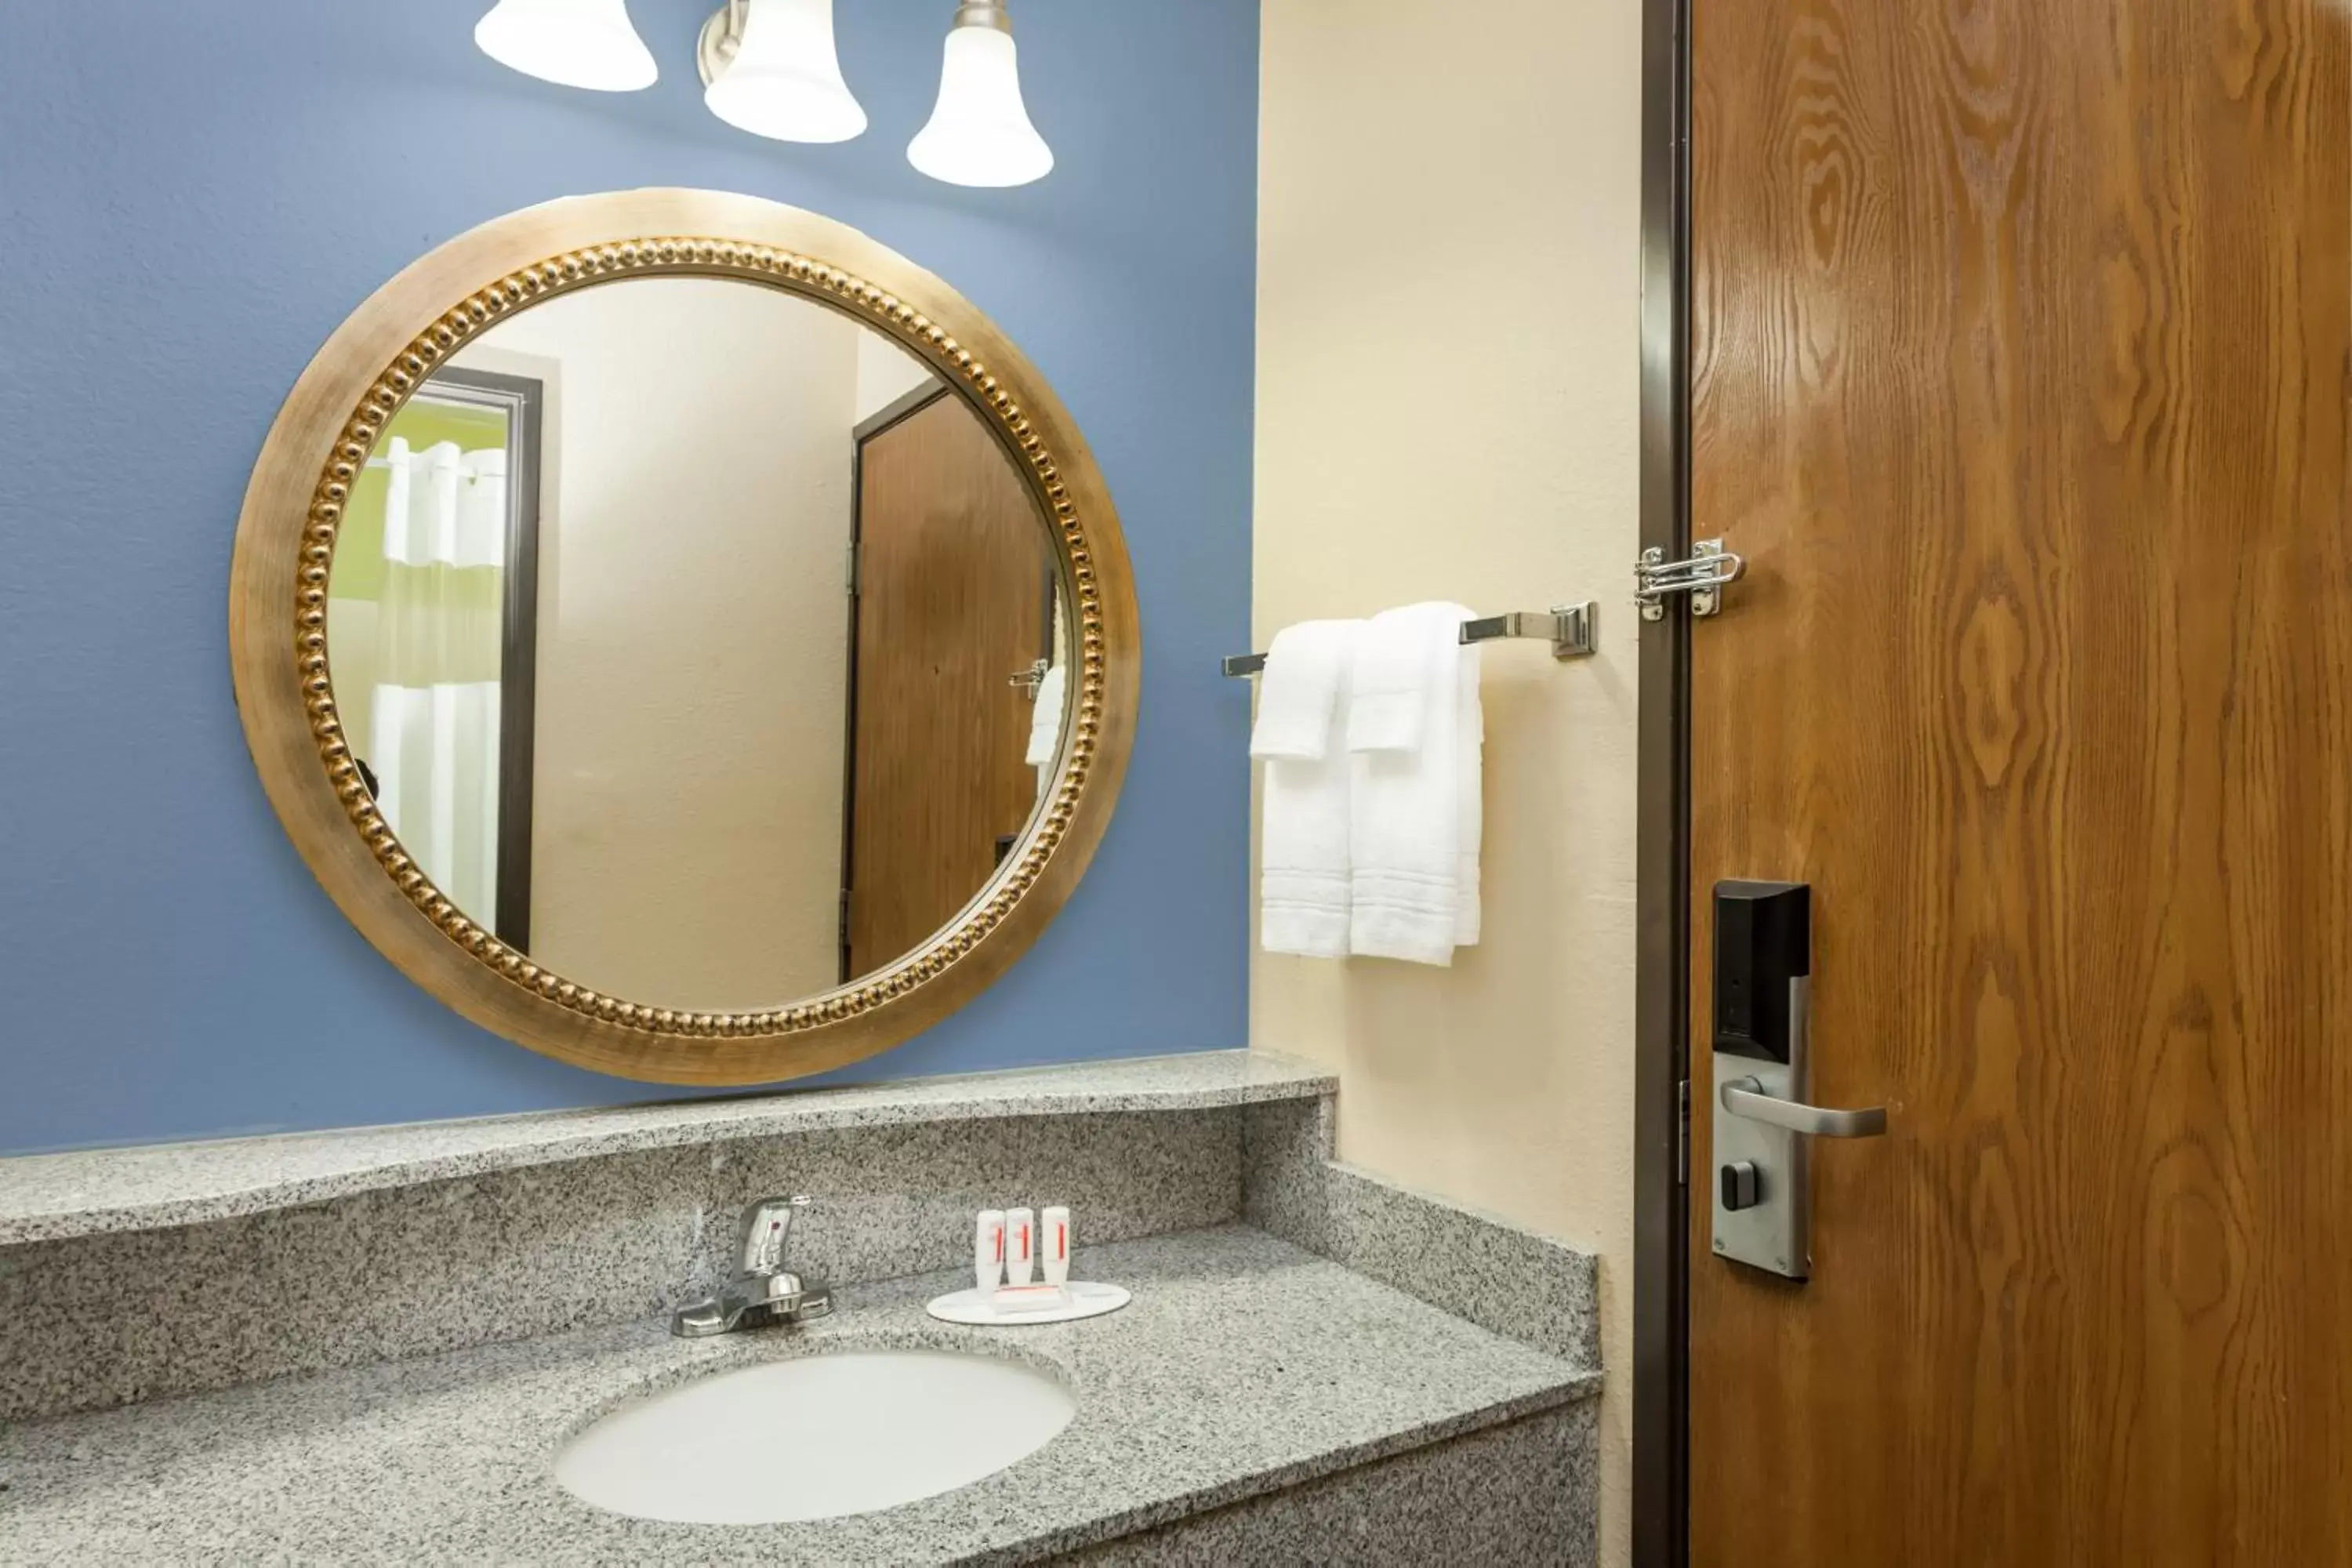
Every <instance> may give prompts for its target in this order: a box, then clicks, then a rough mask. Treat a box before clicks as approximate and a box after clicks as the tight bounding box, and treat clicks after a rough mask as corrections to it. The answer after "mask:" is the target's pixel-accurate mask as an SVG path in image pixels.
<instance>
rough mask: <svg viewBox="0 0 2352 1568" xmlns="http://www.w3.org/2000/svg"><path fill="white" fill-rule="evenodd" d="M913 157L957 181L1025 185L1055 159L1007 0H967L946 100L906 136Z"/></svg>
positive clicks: (952, 41) (960, 13)
mask: <svg viewBox="0 0 2352 1568" xmlns="http://www.w3.org/2000/svg"><path fill="white" fill-rule="evenodd" d="M907 161H908V163H912V164H914V165H915V167H916V168H918V169H919V170H921V171H922V172H923V173H924V174H929V176H930V177H931V178H933V179H935V180H944V181H946V182H947V183H948V184H954V185H996V186H1002V185H1025V184H1029V183H1030V182H1031V181H1032V180H1041V179H1043V178H1045V175H1046V174H1047V173H1049V172H1050V171H1051V170H1052V169H1053V167H1054V150H1053V149H1052V148H1051V147H1048V146H1046V145H1045V138H1044V137H1043V136H1040V135H1038V134H1037V128H1036V127H1035V126H1034V125H1032V124H1031V123H1030V122H1029V109H1028V106H1027V105H1026V104H1024V102H1022V100H1021V68H1020V61H1019V58H1018V56H1017V54H1016V52H1015V51H1014V48H1013V18H1012V17H1011V16H1009V15H1007V14H1006V12H1005V8H1004V5H1003V0H962V3H961V4H960V5H957V7H956V14H955V22H954V24H953V25H952V26H950V27H949V29H948V41H947V48H946V58H944V60H942V62H941V64H940V96H939V101H938V103H937V104H936V105H934V106H933V108H932V110H931V118H930V122H929V124H927V125H925V126H924V127H923V128H922V130H921V131H919V132H917V133H916V135H915V139H914V141H912V142H908V144H907Z"/></svg>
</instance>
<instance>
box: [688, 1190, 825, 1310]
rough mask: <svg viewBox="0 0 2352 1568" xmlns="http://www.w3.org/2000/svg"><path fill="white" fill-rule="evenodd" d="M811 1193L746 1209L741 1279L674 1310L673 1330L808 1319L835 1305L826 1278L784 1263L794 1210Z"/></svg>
mask: <svg viewBox="0 0 2352 1568" xmlns="http://www.w3.org/2000/svg"><path fill="white" fill-rule="evenodd" d="M808 1205H809V1200H808V1199H807V1198H806V1197H791V1198H761V1200H760V1201H759V1202H758V1203H756V1204H753V1205H751V1207H750V1208H749V1209H747V1210H745V1211H744V1214H743V1256H742V1260H741V1262H740V1265H739V1266H738V1267H737V1268H736V1272H735V1278H733V1279H730V1280H729V1281H727V1283H726V1284H724V1285H722V1286H720V1287H719V1294H718V1295H716V1296H714V1297H712V1298H711V1299H710V1300H708V1301H698V1302H697V1303H695V1304H694V1305H693V1306H691V1307H681V1308H679V1309H678V1310H677V1311H676V1312H675V1313H673V1314H671V1316H670V1320H669V1331H670V1332H671V1333H673V1334H676V1335H677V1336H678V1337H679V1338H681V1339H688V1340H698V1339H703V1338H707V1337H708V1336H709V1335H711V1334H724V1333H730V1332H732V1331H735V1330H737V1329H748V1328H756V1327H758V1326H759V1325H761V1324H762V1323H804V1322H806V1321H809V1320H810V1319H811V1318H822V1317H824V1315H825V1314H826V1313H827V1312H830V1311H832V1310H833V1292H832V1291H831V1290H830V1289H826V1287H825V1284H824V1281H823V1280H821V1279H809V1278H807V1277H806V1276H803V1275H800V1274H795V1273H793V1271H792V1270H791V1269H789V1268H785V1267H784V1247H785V1244H786V1243H788V1242H790V1241H791V1240H792V1236H793V1215H795V1214H797V1213H798V1212H799V1211H800V1210H802V1209H804V1208H806V1207H808Z"/></svg>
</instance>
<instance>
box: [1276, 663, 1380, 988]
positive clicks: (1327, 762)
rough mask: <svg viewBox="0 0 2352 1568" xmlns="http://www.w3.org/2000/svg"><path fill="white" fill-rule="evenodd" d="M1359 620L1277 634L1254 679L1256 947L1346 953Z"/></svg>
mask: <svg viewBox="0 0 2352 1568" xmlns="http://www.w3.org/2000/svg"><path fill="white" fill-rule="evenodd" d="M1362 625H1363V623H1362V622H1360V621H1307V622H1304V623H1302V624H1300V625H1298V626H1286V627H1284V628H1283V629H1282V630H1281V631H1280V632H1278V633H1276V636H1275V639H1274V641H1273V643H1272V644H1271V645H1270V646H1269V647H1267V649H1266V656H1265V672H1264V673H1263V674H1262V675H1261V676H1260V677H1259V679H1258V719H1257V727H1256V729H1255V731H1254V732H1253V733H1252V735H1251V737H1250V754H1251V755H1252V756H1255V757H1263V758H1265V795H1264V800H1263V809H1262V815H1261V818H1260V821H1261V828H1260V836H1261V845H1260V849H1259V861H1258V867H1259V869H1258V945H1259V946H1261V947H1263V948H1264V949H1265V951H1266V952H1290V953H1297V954H1299V955H1300V956H1302V957H1307V958H1344V957H1346V956H1347V952H1348V833H1349V826H1348V780H1349V756H1348V752H1347V748H1346V746H1345V745H1344V743H1343V742H1344V740H1345V737H1346V734H1347V713H1348V672H1349V664H1350V662H1351V661H1352V658H1353V645H1354V642H1355V637H1356V633H1357V631H1358V629H1359V628H1360V627H1361V626H1362Z"/></svg>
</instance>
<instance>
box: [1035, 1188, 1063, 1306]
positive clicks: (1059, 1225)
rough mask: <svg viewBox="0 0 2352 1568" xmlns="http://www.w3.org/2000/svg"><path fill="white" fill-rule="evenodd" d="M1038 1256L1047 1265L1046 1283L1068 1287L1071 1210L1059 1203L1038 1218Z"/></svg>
mask: <svg viewBox="0 0 2352 1568" xmlns="http://www.w3.org/2000/svg"><path fill="white" fill-rule="evenodd" d="M1037 1256H1038V1258H1040V1259H1041V1260H1042V1261H1043V1262H1044V1264H1045V1283H1046V1284H1048V1285H1053V1286H1057V1287H1066V1286H1067V1285H1068V1284H1069V1282H1070V1211H1069V1210H1068V1209H1066V1208H1065V1207H1063V1206H1062V1205H1059V1204H1055V1205H1054V1206H1053V1207H1052V1208H1049V1209H1047V1210H1046V1211H1045V1213H1044V1214H1043V1215H1039V1216H1038V1220H1037Z"/></svg>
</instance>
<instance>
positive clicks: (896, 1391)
mask: <svg viewBox="0 0 2352 1568" xmlns="http://www.w3.org/2000/svg"><path fill="white" fill-rule="evenodd" d="M1076 1414H1077V1406H1076V1405H1075V1404H1073V1403H1072V1402H1071V1399H1070V1395H1069V1393H1068V1391H1067V1390H1066V1389H1065V1388H1063V1387H1062V1385H1061V1384H1058V1383H1055V1381H1054V1380H1053V1379H1052V1378H1050V1377H1046V1376H1045V1375H1044V1374H1043V1373H1036V1372H1032V1371H1031V1370H1030V1369H1029V1368H1027V1367H1025V1366H1022V1365H1019V1364H1017V1363H1013V1362H1009V1361H1000V1360H998V1359H996V1358H995V1357H993V1356H975V1355H956V1354H952V1353H950V1352H944V1351H842V1352H835V1353H833V1354H819V1355H805V1356H800V1357H796V1358H794V1359H792V1360H787V1361H776V1362H767V1363H762V1364H761V1365H759V1366H748V1367H742V1368H739V1369H737V1370H735V1371H733V1372H722V1373H714V1374H712V1375H711V1376H709V1377H705V1378H700V1379H698V1380H697V1381H695V1382H693V1383H688V1384H681V1385H680V1386H678V1387H677V1388H672V1389H666V1390H664V1391H663V1392H662V1393H660V1394H652V1395H649V1396H647V1397H646V1398H644V1399H639V1400H635V1401H633V1402H632V1403H630V1404H628V1405H623V1406H621V1407H620V1408H619V1409H617V1410H615V1411H614V1412H613V1413H612V1414H611V1415H607V1416H605V1417H604V1419H603V1420H601V1421H598V1422H597V1423H596V1424H595V1425H594V1426H591V1427H589V1428H588V1429H587V1430H586V1431H585V1432H583V1433H582V1434H580V1436H577V1437H575V1438H573V1439H572V1442H571V1443H570V1444H568V1445H566V1446H565V1447H564V1449H563V1451H562V1453H561V1454H559V1455H557V1456H556V1460H555V1479H557V1480H558V1481H560V1482H562V1485H563V1487H564V1489H566V1490H568V1491H570V1492H571V1493H572V1495H573V1496H574V1497H577V1498H579V1499H580V1500H582V1501H583V1502H588V1503H593V1504H594V1505H595V1506H596V1507H598V1508H602V1509H609V1510H612V1511H613V1512H614V1513H625V1514H629V1515H632V1516H634V1517H635V1518H638V1519H667V1520H675V1521H681V1522H685V1523H695V1524H781V1523H785V1522H788V1521H794V1520H810V1519H833V1518H836V1517H839V1516H840V1515H843V1514H851V1513H872V1512H874V1511H875V1510H877V1509H885V1508H896V1507H897V1506H898V1505H899V1504H900V1503H908V1502H913V1501H915V1500H917V1499H919V1498H927V1497H936V1496H938V1495H939V1494H940V1493H941V1492H946V1491H953V1490H954V1489H956V1488H958V1487H966V1486H970V1485H971V1483H972V1482H974V1481H976V1480H979V1479H981V1478H982V1477H983V1476H991V1475H994V1474H995V1473H996V1472H997V1471H999V1470H1001V1469H1003V1468H1005V1467H1006V1466H1007V1465H1010V1464H1012V1463H1013V1462H1014V1461H1015V1460H1017V1459H1020V1458H1025V1457H1026V1456H1028V1455H1030V1454H1034V1453H1035V1452H1036V1451H1037V1450H1038V1449H1040V1448H1042V1447H1045V1445H1046V1444H1048V1443H1050V1442H1052V1441H1053V1440H1054V1438H1055V1436H1058V1435H1059V1434H1060V1432H1061V1430H1062V1428H1063V1427H1065V1426H1068V1425H1069V1424H1070V1417H1072V1416H1073V1415H1076Z"/></svg>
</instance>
